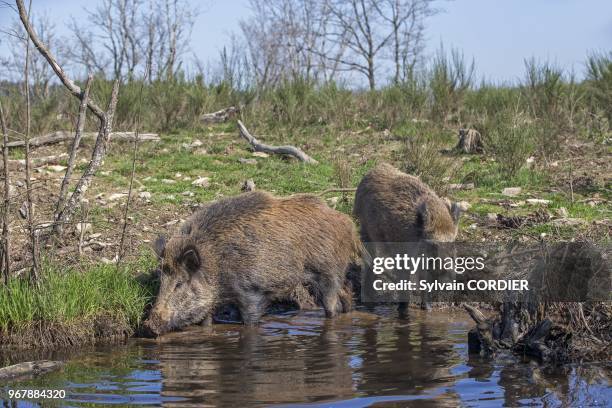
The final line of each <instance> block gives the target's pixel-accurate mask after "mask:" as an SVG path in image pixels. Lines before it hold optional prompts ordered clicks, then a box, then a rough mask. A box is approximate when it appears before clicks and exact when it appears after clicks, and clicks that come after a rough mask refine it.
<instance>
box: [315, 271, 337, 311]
mask: <svg viewBox="0 0 612 408" xmlns="http://www.w3.org/2000/svg"><path fill="white" fill-rule="evenodd" d="M320 285H321V298H322V299H321V302H322V303H323V309H325V316H326V317H334V316H336V315H337V314H338V303H339V301H340V299H339V298H338V293H339V292H340V282H338V280H337V279H334V278H328V277H326V278H324V279H322V281H321V283H320Z"/></svg>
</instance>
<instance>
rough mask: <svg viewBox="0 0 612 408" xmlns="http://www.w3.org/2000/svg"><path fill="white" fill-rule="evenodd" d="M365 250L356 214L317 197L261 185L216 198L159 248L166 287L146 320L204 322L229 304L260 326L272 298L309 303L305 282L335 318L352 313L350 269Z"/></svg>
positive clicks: (158, 328)
mask: <svg viewBox="0 0 612 408" xmlns="http://www.w3.org/2000/svg"><path fill="white" fill-rule="evenodd" d="M360 248H361V246H360V242H359V239H358V237H357V234H356V231H355V227H354V225H353V223H352V221H351V219H350V218H349V217H348V216H346V215H344V214H342V213H340V212H338V211H335V210H333V209H331V208H329V207H328V206H327V205H326V204H325V203H324V202H323V201H321V200H320V199H319V198H317V197H315V196H312V195H306V194H304V195H294V196H291V197H286V198H276V197H274V196H272V195H270V194H268V193H265V192H259V191H258V192H250V193H244V194H241V195H239V196H236V197H232V198H227V199H222V200H219V201H216V202H213V203H209V204H207V205H206V206H205V207H204V208H202V209H201V210H199V211H198V212H196V213H195V214H193V216H192V217H191V218H190V219H188V220H187V221H186V222H185V224H184V225H183V226H182V227H181V229H180V232H179V234H177V235H176V236H174V237H172V238H171V239H170V240H169V241H168V242H167V243H166V244H165V246H164V247H163V251H158V253H159V254H160V255H162V279H161V288H160V293H159V296H158V299H157V302H156V304H155V307H154V309H153V312H152V314H151V317H150V318H149V320H148V321H147V322H146V325H147V326H148V327H149V328H150V329H151V331H152V332H153V333H155V334H159V333H161V332H164V331H167V330H172V329H175V328H180V327H183V326H185V325H188V324H193V323H197V322H199V321H202V320H203V319H205V318H207V317H208V316H209V315H210V313H211V311H212V309H213V308H214V307H216V306H218V305H219V304H223V303H224V302H228V303H234V304H236V305H237V306H238V308H239V309H240V313H241V316H242V319H243V321H244V322H245V323H247V324H255V323H257V321H258V320H259V317H260V316H261V315H262V314H263V313H264V312H265V308H266V307H267V306H268V305H269V304H270V303H271V302H274V301H279V300H280V301H282V300H297V303H298V304H308V303H309V301H307V300H305V299H304V296H303V294H304V289H303V288H307V291H308V292H309V293H311V294H312V296H313V297H314V299H315V300H316V302H317V303H319V304H322V305H323V307H324V309H325V311H326V314H327V315H328V316H333V315H335V314H336V313H337V312H338V311H348V310H350V306H351V305H350V295H347V294H346V293H350V291H348V292H347V289H346V275H347V273H348V271H349V270H350V269H351V268H352V267H353V265H355V264H357V263H358V262H359V257H360ZM186 258H189V259H188V260H187V259H186ZM345 292H346V293H345ZM296 293H301V294H302V295H301V296H300V297H301V299H292V296H295V294H296Z"/></svg>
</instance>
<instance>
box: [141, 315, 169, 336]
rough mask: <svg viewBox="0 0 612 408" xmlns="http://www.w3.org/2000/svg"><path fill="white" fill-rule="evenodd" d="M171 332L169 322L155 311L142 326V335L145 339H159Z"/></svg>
mask: <svg viewBox="0 0 612 408" xmlns="http://www.w3.org/2000/svg"><path fill="white" fill-rule="evenodd" d="M167 331H169V327H168V322H167V321H166V320H164V319H162V317H161V316H160V314H159V313H157V312H155V311H153V312H151V314H150V315H149V318H148V319H147V320H145V322H144V323H143V325H142V334H143V336H144V337H157V336H160V335H162V334H164V333H166V332H167Z"/></svg>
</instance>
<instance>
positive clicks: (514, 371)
mask: <svg viewBox="0 0 612 408" xmlns="http://www.w3.org/2000/svg"><path fill="white" fill-rule="evenodd" d="M395 316H396V312H395V311H394V310H393V308H377V309H375V311H374V313H366V312H354V313H351V314H347V315H342V316H339V317H338V318H335V319H331V320H329V319H325V318H323V315H322V313H317V312H301V313H288V314H284V315H277V316H269V317H267V318H266V319H265V322H264V324H263V325H262V326H261V327H258V328H245V327H242V326H234V325H215V326H213V327H210V328H199V327H198V328H191V329H189V330H187V331H184V332H179V333H172V334H169V335H167V336H164V337H162V338H161V339H159V340H134V341H131V342H130V343H129V344H128V345H126V346H120V347H112V348H99V349H96V350H85V351H82V352H81V353H80V354H79V355H73V356H71V360H70V363H69V364H68V366H67V367H66V369H65V370H64V371H63V372H61V373H56V374H52V375H49V376H47V377H45V378H44V379H37V380H31V381H24V382H20V383H17V384H11V385H7V386H6V387H7V388H6V389H8V388H9V387H10V388H16V387H18V386H19V387H26V386H28V387H30V388H39V389H40V388H43V387H45V388H63V389H66V390H67V394H68V395H69V404H70V405H72V406H78V405H79V404H84V403H88V402H89V403H91V402H94V403H95V402H98V403H114V404H135V405H136V404H138V405H157V406H159V405H163V406H168V407H189V406H193V407H196V406H197V407H201V406H241V405H242V406H251V405H254V404H259V405H273V404H279V405H291V404H308V405H315V406H316V405H319V404H321V405H325V406H330V405H333V406H350V407H353V406H420V407H421V406H425V407H427V406H436V407H440V406H458V405H466V406H491V405H492V406H500V405H506V406H519V405H545V406H559V405H562V406H574V405H583V406H584V405H588V406H590V405H602V406H605V404H606V403H607V401H608V400H609V399H610V397H612V392H611V391H610V388H609V376H608V375H609V368H610V367H609V366H608V367H605V365H599V366H597V365H592V366H588V367H585V366H583V367H570V368H567V369H565V371H564V372H561V371H555V370H550V369H549V370H546V369H543V368H541V367H539V366H538V365H537V364H535V363H530V362H520V361H517V360H516V359H514V358H512V357H510V356H508V357H506V360H503V359H497V360H495V362H491V361H489V360H485V359H481V358H479V357H476V356H469V355H468V354H467V347H466V337H467V330H468V328H469V327H470V325H471V323H470V322H469V321H466V320H465V318H464V316H463V315H462V314H461V313H457V314H452V313H448V312H441V311H434V312H431V313H423V312H421V311H416V310H415V311H412V314H411V316H410V318H408V319H406V320H399V319H397V318H395ZM37 357H39V358H40V356H37ZM56 357H57V356H56ZM59 357H61V355H60V356H59ZM0 358H2V357H0ZM3 358H9V359H13V360H24V359H27V357H26V356H17V357H14V358H12V357H10V356H8V357H6V356H4V357H3ZM1 389H2V388H0V390H1ZM0 398H1V394H0ZM332 402H333V403H332ZM64 403H66V401H64ZM0 405H1V404H0Z"/></svg>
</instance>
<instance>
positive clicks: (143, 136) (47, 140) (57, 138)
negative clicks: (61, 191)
mask: <svg viewBox="0 0 612 408" xmlns="http://www.w3.org/2000/svg"><path fill="white" fill-rule="evenodd" d="M82 137H85V138H91V139H95V138H96V137H98V133H97V132H83V136H82ZM73 139H74V133H73V132H69V131H66V130H58V131H55V132H52V133H49V134H46V135H43V136H37V137H33V138H31V139H30V147H38V146H45V145H50V144H55V143H61V142H65V141H69V140H73ZM135 139H136V133H135V132H113V133H111V134H110V140H111V141H112V140H120V141H127V142H133V141H134V140H135ZM138 140H139V141H141V142H159V141H160V140H161V139H160V138H159V135H158V134H157V133H140V134H139V135H138ZM7 146H8V147H9V148H10V147H23V146H25V141H23V140H15V141H13V142H9V143H8V145H7Z"/></svg>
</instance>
